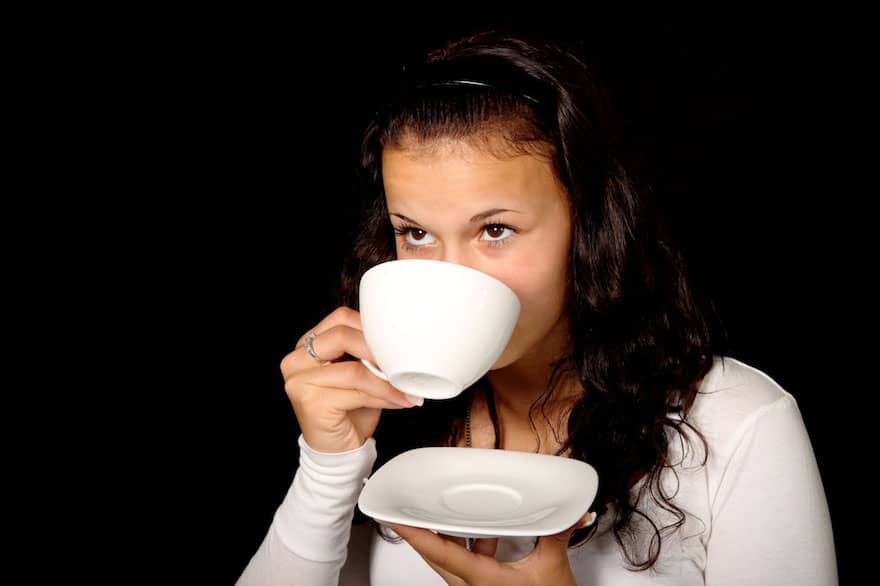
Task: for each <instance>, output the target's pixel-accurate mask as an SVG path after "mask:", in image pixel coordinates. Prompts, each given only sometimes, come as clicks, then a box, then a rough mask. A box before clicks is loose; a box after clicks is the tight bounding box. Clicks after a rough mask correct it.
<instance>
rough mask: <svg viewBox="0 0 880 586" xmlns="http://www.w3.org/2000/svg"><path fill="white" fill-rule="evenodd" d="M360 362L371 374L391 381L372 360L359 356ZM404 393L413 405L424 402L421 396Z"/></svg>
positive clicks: (418, 405) (419, 404) (420, 404)
mask: <svg viewBox="0 0 880 586" xmlns="http://www.w3.org/2000/svg"><path fill="white" fill-rule="evenodd" d="M361 364H363V365H364V366H366V367H367V370H369V371H370V372H372V373H373V374H375V375H376V376H378V377H379V378H381V379H382V380H384V381H386V382H391V381H390V380H388V377H387V376H385V373H384V372H382V371H381V370H379V367H378V366H376V365H375V364H373V363H372V362H370V361H369V360H367V359H366V358H361ZM404 395H406V398H407V399H409V402H410V403H412V404H413V405H416V406H417V407H421V406H422V405H424V404H425V399H424V398H422V397H416V396H415V395H410V394H409V393H404Z"/></svg>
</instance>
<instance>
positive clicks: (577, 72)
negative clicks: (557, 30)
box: [338, 31, 726, 570]
mask: <svg viewBox="0 0 880 586" xmlns="http://www.w3.org/2000/svg"><path fill="white" fill-rule="evenodd" d="M608 102H609V100H608V99H607V98H606V94H605V91H604V90H603V88H602V87H601V85H600V84H599V82H598V81H597V79H596V76H595V75H594V73H593V68H592V67H591V66H589V65H588V60H587V58H586V56H584V55H579V54H578V51H577V50H576V49H574V48H573V47H572V46H570V45H566V44H564V43H562V42H555V41H552V40H550V39H549V38H547V37H546V36H534V35H533V36H524V35H512V34H509V33H504V32H499V31H484V32H480V33H476V34H472V35H468V36H467V37H464V38H460V39H457V40H454V41H451V42H449V43H448V44H446V45H445V46H444V47H442V48H440V49H437V50H434V51H432V52H430V53H429V54H428V55H427V57H426V58H424V59H423V60H421V62H419V63H416V64H415V65H409V66H407V67H405V68H404V73H403V75H401V80H400V83H398V84H395V85H393V87H392V92H391V94H390V95H388V96H386V97H385V99H384V100H382V103H381V106H380V108H379V110H378V111H377V112H376V115H375V117H374V118H373V120H372V121H371V122H370V124H369V125H368V127H367V129H366V132H365V134H364V137H363V142H362V145H361V153H360V156H361V165H360V173H361V179H362V184H363V188H362V190H361V192H360V193H361V194H362V195H363V196H364V197H365V201H363V202H362V203H363V204H364V208H365V209H364V216H363V219H362V223H361V226H360V229H359V232H358V235H357V237H356V238H355V242H354V246H353V251H352V253H351V255H350V257H349V258H348V259H347V260H346V262H345V264H344V267H343V271H342V276H341V280H340V283H339V291H338V296H339V303H340V304H341V305H346V306H349V307H354V308H357V307H358V284H359V281H360V277H361V275H363V273H364V272H365V271H366V270H367V269H369V268H370V267H372V266H374V265H376V264H378V263H381V262H385V261H389V260H393V259H395V258H396V249H395V240H394V232H393V228H392V225H391V222H390V220H389V218H388V210H387V208H386V202H385V194H384V191H383V183H382V168H381V160H382V159H381V155H382V149H383V148H384V147H385V146H396V147H400V146H401V145H412V144H416V145H418V146H420V147H421V146H430V144H431V143H432V141H434V140H436V139H442V138H452V139H457V140H467V141H469V142H470V143H471V144H479V145H481V146H482V147H484V148H490V149H496V148H497V146H495V145H497V144H498V143H499V141H497V140H496V141H491V140H489V139H490V138H498V137H501V138H503V140H502V141H500V143H501V144H502V145H504V147H503V149H504V150H505V152H510V153H514V152H518V153H523V152H525V153H529V152H532V153H539V152H540V153H541V154H544V155H549V156H550V158H551V160H552V163H553V167H554V171H555V173H556V175H557V177H558V178H559V180H560V181H561V182H562V184H563V185H564V186H565V187H566V190H567V194H568V197H569V198H570V203H571V210H572V215H573V216H572V221H573V235H572V241H571V257H570V263H569V275H568V292H567V294H568V297H567V307H566V309H567V311H568V315H569V318H570V319H569V323H570V328H571V331H570V339H571V341H572V344H571V347H570V354H569V355H568V356H566V357H565V358H564V359H563V360H560V361H559V362H557V363H555V364H554V365H553V369H552V373H551V376H550V377H549V380H548V381H547V387H546V390H545V391H544V393H543V394H542V396H541V397H539V398H538V399H537V400H536V401H535V403H534V404H533V405H532V410H531V411H530V418H531V415H532V414H533V413H541V414H543V407H544V406H545V405H546V404H547V402H548V401H549V399H550V397H551V396H552V395H553V392H554V390H555V389H556V388H558V386H559V383H560V382H561V381H562V380H564V379H566V378H568V379H571V378H572V377H577V379H578V380H579V381H580V383H581V386H582V388H583V389H586V391H584V392H583V393H582V395H581V396H580V397H579V399H578V401H577V403H576V404H575V406H574V408H573V409H572V410H571V411H570V412H569V414H568V421H567V434H566V436H565V438H564V443H563V445H562V448H561V449H560V450H559V452H558V454H560V455H561V454H566V455H568V456H569V457H572V458H577V459H579V460H582V461H585V462H589V463H590V464H591V465H592V466H593V467H595V468H596V470H597V471H598V474H599V478H600V485H599V493H598V495H597V497H596V500H595V502H594V505H593V506H594V510H596V511H597V512H598V513H599V514H600V515H603V514H612V515H613V520H612V521H613V522H612V523H611V524H610V526H611V527H612V528H613V531H614V536H615V538H616V540H617V542H618V543H619V544H620V546H621V548H622V549H623V551H624V553H625V555H626V559H627V561H628V562H629V563H630V564H631V569H637V570H645V569H648V568H650V567H652V566H653V565H654V563H655V562H656V561H657V559H658V557H659V553H660V545H661V541H662V540H661V536H662V535H665V534H666V533H667V532H668V531H674V530H675V529H676V528H677V527H679V526H680V525H681V524H682V523H683V521H684V519H685V516H684V512H683V511H682V510H681V509H679V508H677V507H676V506H675V505H674V504H673V503H671V502H670V499H671V496H670V497H667V495H665V494H664V492H663V491H662V490H661V489H660V472H661V471H662V470H663V469H665V468H669V469H671V468H672V467H673V466H674V465H675V463H674V462H669V461H668V459H669V458H668V453H667V451H668V450H667V449H668V446H669V442H670V441H683V442H690V441H691V438H692V436H693V437H697V438H699V440H700V441H701V442H702V443H703V446H704V448H705V440H704V439H703V437H702V436H701V435H700V434H699V431H698V430H696V429H694V428H693V427H691V426H690V425H689V423H688V421H687V410H688V408H689V406H690V405H691V403H692V402H693V400H694V398H695V396H696V394H697V392H698V388H699V384H700V382H701V381H702V379H703V377H704V376H705V374H706V373H707V372H708V370H709V369H710V367H711V366H712V362H713V356H715V355H723V354H724V350H725V348H724V347H722V346H721V344H726V340H725V338H724V336H723V335H716V333H715V325H716V321H715V320H717V317H716V316H715V314H714V313H712V312H711V311H709V308H710V307H711V305H708V304H707V306H706V307H702V306H701V304H700V303H698V301H697V295H696V294H695V292H694V288H693V287H692V285H691V283H690V282H689V280H688V279H687V277H686V273H685V266H684V262H683V259H682V255H681V254H680V252H678V249H677V247H676V246H675V245H674V244H673V242H672V239H671V238H670V236H669V234H668V229H667V225H668V224H667V222H666V221H664V219H663V217H662V214H661V210H660V209H659V206H657V205H656V204H655V203H654V202H652V197H653V195H652V192H651V191H650V190H649V189H643V188H639V187H637V184H636V180H635V178H634V177H633V174H632V173H630V172H629V169H628V168H627V165H626V164H625V162H624V152H623V149H622V148H621V140H620V133H619V130H618V129H619V126H620V124H619V121H618V118H617V116H616V115H615V114H614V113H613V112H612V110H611V108H610V107H609V103H608ZM493 154H497V155H498V156H503V155H504V153H501V152H495V151H493ZM719 331H721V328H719ZM716 338H717V340H722V341H721V342H719V341H717V340H716ZM487 384H488V383H487V382H486V381H485V379H483V380H481V381H478V382H477V383H476V384H475V385H473V386H472V387H471V388H469V389H468V390H466V391H465V392H464V393H462V394H461V395H460V396H459V397H457V398H455V399H451V400H448V401H428V402H426V404H425V406H424V407H422V408H421V409H416V410H403V411H394V410H391V411H386V412H385V413H384V414H383V416H382V420H381V423H380V425H379V428H378V429H377V431H376V436H375V437H376V440H377V447H378V450H379V459H378V461H377V463H376V466H377V467H378V466H381V465H382V464H383V463H385V462H387V461H388V460H389V459H391V458H392V457H394V456H395V455H397V454H399V453H401V452H403V451H405V450H409V449H413V448H417V447H423V446H426V445H441V446H449V445H456V442H458V441H459V438H460V436H461V433H462V428H463V418H464V412H465V408H466V405H467V404H469V402H470V401H471V400H472V399H473V396H474V393H476V392H479V391H480V390H481V389H484V390H485V389H486V387H487ZM490 397H491V395H490ZM490 414H491V416H492V418H493V423H494V424H495V428H496V447H498V446H497V441H498V437H499V434H498V427H497V426H498V422H497V418H496V417H495V414H494V410H490ZM544 417H545V418H546V415H544ZM548 423H549V420H548ZM532 425H533V428H534V420H532ZM686 428H687V429H686ZM555 431H556V430H555V429H554V432H555ZM670 432H672V433H670ZM676 434H678V436H679V437H678V438H676ZM673 438H676V439H674V440H673ZM704 453H705V452H704ZM638 481H643V482H642V483H641V485H640V486H639V488H638V490H635V491H634V490H633V488H634V486H635V485H636V484H637V482H638ZM633 492H636V493H637V494H633ZM646 497H647V498H650V499H652V500H653V502H654V503H655V504H658V505H660V506H661V507H662V508H663V509H664V510H665V511H668V512H672V513H673V514H674V516H675V518H676V519H677V522H675V523H673V524H671V525H659V526H658V523H656V522H655V519H652V517H651V515H650V514H649V511H647V510H642V509H640V508H639V507H640V506H643V505H644V502H645V499H646ZM363 520H364V517H363V516H362V514H361V513H360V512H358V514H357V517H356V522H360V521H363ZM645 523H647V525H645ZM598 526H599V523H595V524H593V525H592V526H591V527H588V528H585V529H580V530H577V531H575V532H574V534H573V535H572V538H571V542H570V546H573V545H577V544H581V543H583V542H585V541H586V540H587V539H589V538H590V537H592V536H593V534H594V533H595V531H596V529H597V527H598ZM644 526H647V527H648V530H647V531H644V530H642V529H641V527H644ZM644 537H647V538H648V541H647V544H646V543H645V542H644V541H642V538H644ZM640 550H641V551H640Z"/></svg>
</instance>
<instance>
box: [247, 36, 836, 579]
mask: <svg viewBox="0 0 880 586" xmlns="http://www.w3.org/2000/svg"><path fill="white" fill-rule="evenodd" d="M362 148H363V150H362V155H363V156H362V170H363V172H364V175H363V176H364V179H365V186H366V187H365V193H366V194H367V195H368V196H369V197H370V198H371V201H370V203H369V205H368V207H367V210H366V213H365V217H364V220H363V226H362V231H361V233H360V235H359V237H358V240H357V242H356V245H355V247H354V250H353V253H352V256H351V260H350V262H348V263H347V264H346V266H345V269H344V271H343V277H342V281H341V284H342V287H341V299H340V307H339V308H338V309H337V310H335V311H333V312H332V313H331V314H330V315H328V316H327V317H326V318H324V319H323V320H322V321H321V322H320V323H318V324H316V325H315V327H314V328H311V329H310V330H309V331H308V332H306V333H305V334H304V335H303V336H302V338H301V339H300V341H299V342H298V344H297V346H296V349H295V350H294V351H293V352H292V353H290V354H289V355H288V356H286V357H285V358H284V360H283V362H282V364H281V370H282V373H283V375H284V380H285V389H286V391H287V393H288V395H289V397H290V400H291V403H292V405H293V408H294V411H295V413H296V417H297V420H298V422H299V424H300V428H301V431H302V435H301V436H300V439H299V445H300V448H301V457H300V467H299V469H298V471H297V473H296V476H295V478H294V480H293V484H292V486H291V489H290V491H289V493H288V495H287V497H286V498H285V500H284V502H283V503H282V504H281V506H280V507H279V508H278V511H277V513H276V515H275V517H274V521H273V523H272V526H271V527H270V528H269V532H268V534H267V536H266V538H265V540H264V542H263V544H262V545H261V546H260V548H259V550H258V551H257V552H256V554H255V555H254V557H253V558H252V560H251V562H250V563H249V565H248V566H247V568H246V569H245V570H244V572H243V574H242V576H241V578H240V580H239V583H240V584H243V585H251V584H335V583H337V582H339V583H344V584H345V583H350V584H367V583H370V584H406V585H421V584H443V583H449V584H478V585H493V584H504V585H505V586H514V585H519V584H548V585H551V584H552V585H554V586H555V585H560V584H575V583H577V584H614V585H626V584H633V585H635V584H677V585H683V584H712V585H719V584H798V585H807V584H834V583H836V581H837V574H836V567H835V556H834V546H833V541H832V534H831V525H830V519H829V514H828V508H827V504H826V500H825V495H824V492H823V488H822V483H821V479H820V477H819V473H818V469H817V467H816V462H815V458H814V455H813V451H812V448H811V445H810V441H809V438H808V436H807V433H806V430H805V428H804V424H803V422H802V419H801V417H800V414H799V411H798V407H797V404H796V403H795V401H794V399H793V398H792V396H791V395H790V394H788V393H787V392H786V391H785V390H783V389H782V388H781V387H780V386H779V385H777V384H776V383H775V382H774V381H773V380H772V379H771V378H769V377H768V376H767V375H766V374H764V373H762V372H760V371H758V370H756V369H755V368H752V367H750V366H748V365H746V364H744V363H742V362H740V361H737V360H735V359H733V358H730V357H726V356H725V355H724V346H723V340H722V341H718V340H716V339H715V336H714V329H715V328H713V327H710V326H711V324H712V323H713V322H712V320H711V316H710V315H709V314H707V313H706V312H705V311H704V308H702V307H701V305H700V303H699V302H698V300H697V299H696V298H695V296H694V295H693V292H692V290H691V287H690V285H689V283H688V279H687V276H686V274H685V272H684V269H683V264H682V262H681V259H680V257H679V255H678V253H677V252H676V249H675V247H674V246H673V244H672V242H671V241H670V239H669V237H668V236H667V234H666V232H665V230H664V227H663V223H662V222H661V221H660V219H659V216H658V212H657V210H656V209H655V208H654V207H653V204H652V202H651V200H650V199H649V198H648V192H646V191H644V190H640V189H639V188H638V186H637V184H636V182H635V180H634V178H633V177H631V175H630V174H628V170H627V168H626V165H625V163H624V161H623V159H622V155H621V152H620V150H619V145H618V143H617V139H616V133H615V130H614V123H613V118H612V116H611V115H610V111H609V108H608V106H607V104H606V103H605V101H604V98H603V94H602V91H601V88H600V87H599V85H598V83H597V81H596V80H595V79H594V78H593V76H592V74H591V70H590V69H589V67H588V66H587V65H586V63H585V62H584V60H583V59H581V58H580V57H578V56H577V55H576V53H575V52H573V51H571V50H568V49H566V48H565V46H563V45H560V44H554V43H552V42H549V41H546V40H534V39H527V38H522V37H514V36H510V35H505V34H501V33H493V32H487V33H481V34H477V35H473V36H469V37H467V38H464V39H459V40H456V41H452V42H450V43H448V44H447V45H446V46H444V47H442V48H440V49H438V50H436V51H433V52H432V53H430V54H429V55H428V56H427V58H426V59H425V60H424V62H423V63H421V64H419V65H418V66H417V67H410V68H408V69H407V70H406V71H405V74H404V75H403V76H402V79H401V82H400V84H399V86H397V87H395V88H394V91H393V92H392V95H391V96H390V97H389V98H388V100H387V101H386V102H385V103H384V104H383V105H382V107H381V108H380V110H379V111H378V112H377V114H376V117H375V119H374V120H373V121H372V123H371V124H370V126H369V127H368V129H367V132H366V134H365V137H364V140H363V147H362ZM406 258H422V259H435V260H442V261H447V262H453V263H459V264H462V265H466V266H469V267H473V268H475V269H477V270H480V271H483V272H485V273H488V274H489V275H492V276H494V277H496V278H497V279H500V280H501V281H503V282H504V283H506V284H507V285H508V286H509V287H511V288H512V289H513V290H514V291H515V292H516V294H517V295H518V297H519V299H520V301H521V304H522V310H521V314H520V318H519V322H518V323H517V325H516V328H515V330H514V333H513V336H512V338H511V339H510V342H509V344H508V346H507V348H506V349H505V351H504V353H503V354H502V356H501V357H500V358H499V360H498V361H497V362H496V363H495V364H494V365H493V367H492V369H491V370H490V371H489V372H488V373H487V374H486V375H485V376H484V377H483V378H482V379H481V380H480V381H478V382H477V383H476V384H474V385H473V386H472V387H471V388H469V389H468V390H467V391H466V392H464V393H463V394H462V395H460V396H459V397H457V398H456V399H452V400H448V401H428V402H426V403H425V404H424V405H421V406H415V405H414V403H413V402H412V401H411V400H410V399H409V398H408V397H407V396H405V395H404V394H403V393H401V392H400V391H398V390H397V389H395V388H393V387H392V386H391V385H389V384H388V383H386V382H384V381H382V380H380V379H379V378H377V377H375V376H374V375H372V374H371V373H370V372H369V371H368V370H367V369H366V367H364V366H363V365H362V364H361V363H360V361H359V359H361V358H366V359H368V360H373V357H372V356H371V354H370V352H369V350H368V348H367V346H366V344H365V342H364V337H363V334H362V332H361V326H360V320H359V314H358V312H357V309H356V307H357V285H358V282H359V279H360V276H361V275H362V274H363V273H364V272H365V271H366V270H367V269H369V268H370V267H372V266H374V265H376V264H377V263H380V262H384V261H388V260H393V259H406ZM380 420H381V424H380ZM429 445H437V446H473V447H481V448H491V447H494V448H497V449H506V450H522V451H530V452H539V453H544V454H555V455H560V456H565V457H569V458H577V459H580V460H583V461H585V462H588V463H590V464H591V465H592V466H594V467H595V468H596V470H597V472H598V474H599V479H600V482H599V493H598V495H597V497H596V500H595V502H594V505H593V508H594V512H595V514H596V515H597V517H595V516H593V515H592V514H588V515H585V517H584V518H583V519H582V520H581V521H580V522H579V523H578V524H576V525H575V526H573V527H571V528H569V529H567V530H566V531H564V532H562V533H560V534H558V535H553V536H545V537H541V538H540V539H532V538H525V539H523V538H501V539H497V540H477V541H476V542H475V543H473V544H471V543H464V540H462V539H458V538H453V537H448V536H444V535H440V534H435V533H433V532H431V531H428V530H425V529H417V528H413V527H403V526H390V527H387V528H385V527H379V526H377V525H376V524H375V522H372V521H369V520H367V519H364V518H363V517H362V516H361V515H360V514H359V513H358V516H357V518H356V519H355V513H356V502H357V498H358V495H359V493H360V489H361V488H362V486H363V480H364V478H366V477H368V476H369V475H370V474H371V471H373V470H375V469H378V467H379V466H381V465H382V464H383V463H384V462H386V461H387V460H388V459H390V458H391V457H393V456H395V455H397V454H399V453H401V452H402V451H405V450H408V449H412V448H416V447H422V446H429ZM353 519H355V522H354V524H353V523H352V521H353ZM593 521H595V522H593ZM400 538H402V539H400Z"/></svg>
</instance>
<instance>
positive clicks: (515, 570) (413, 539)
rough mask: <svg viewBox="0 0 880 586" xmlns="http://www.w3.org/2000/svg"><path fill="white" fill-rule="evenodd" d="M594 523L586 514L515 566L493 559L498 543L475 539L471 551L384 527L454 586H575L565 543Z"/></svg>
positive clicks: (441, 538) (455, 541)
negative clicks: (549, 585) (583, 528)
mask: <svg viewBox="0 0 880 586" xmlns="http://www.w3.org/2000/svg"><path fill="white" fill-rule="evenodd" d="M594 521H595V517H594V514H593V513H586V514H585V515H584V516H583V517H581V519H580V521H578V522H577V523H575V524H574V525H572V526H571V527H569V528H568V529H566V530H565V531H563V532H561V533H557V534H556V535H545V536H543V537H541V538H540V539H539V540H538V544H537V545H536V546H535V549H534V550H532V552H531V553H530V554H529V555H527V556H526V557H524V558H522V559H520V560H517V561H515V562H499V561H498V560H496V559H495V558H494V557H493V556H494V555H495V550H496V549H497V548H498V539H497V538H496V539H477V540H476V542H475V543H474V545H473V548H472V549H471V551H468V550H467V549H466V548H465V547H464V539H463V538H461V537H450V536H448V535H440V534H435V533H433V532H431V531H428V530H427V529H417V528H415V527H409V526H405V525H393V524H390V523H383V524H384V525H386V526H387V527H389V528H390V529H392V530H393V531H394V532H395V533H397V534H398V535H400V536H401V537H402V538H403V539H405V540H406V542H407V543H409V544H410V545H411V546H412V548H413V549H414V550H416V552H418V554H419V555H420V556H422V558H423V559H424V560H425V561H426V562H428V565H430V566H431V567H432V568H433V569H434V571H435V572H437V573H438V574H440V576H441V577H442V578H443V579H444V580H446V583H447V584H453V585H455V586H462V585H479V586H496V585H498V586H531V585H539V584H541V585H546V584H553V586H575V581H574V574H572V572H571V565H569V563H568V553H567V552H568V540H569V538H570V537H571V534H572V532H573V531H574V530H575V529H578V528H580V527H585V526H587V525H589V524H591V523H593V522H594Z"/></svg>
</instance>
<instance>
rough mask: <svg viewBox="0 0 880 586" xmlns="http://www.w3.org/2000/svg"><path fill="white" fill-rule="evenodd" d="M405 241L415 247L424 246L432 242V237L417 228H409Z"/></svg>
mask: <svg viewBox="0 0 880 586" xmlns="http://www.w3.org/2000/svg"><path fill="white" fill-rule="evenodd" d="M406 239H407V242H408V243H410V244H414V245H416V246H424V245H425V244H431V243H432V242H434V237H433V236H431V235H430V234H429V233H428V232H426V231H424V230H421V229H419V228H409V229H408V230H407V231H406Z"/></svg>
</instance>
